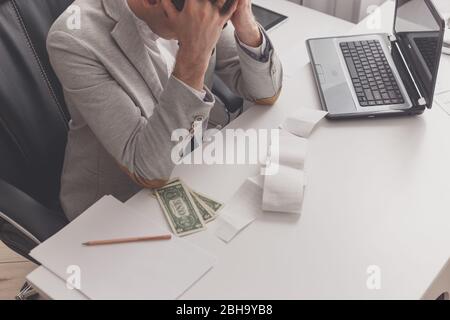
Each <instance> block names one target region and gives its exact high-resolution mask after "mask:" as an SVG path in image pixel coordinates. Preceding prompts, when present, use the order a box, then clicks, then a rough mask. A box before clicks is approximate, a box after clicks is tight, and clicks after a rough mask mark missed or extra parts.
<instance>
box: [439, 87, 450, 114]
mask: <svg viewBox="0 0 450 320" xmlns="http://www.w3.org/2000/svg"><path fill="white" fill-rule="evenodd" d="M436 102H437V104H438V105H439V106H440V107H441V108H442V109H443V110H444V111H445V112H446V113H447V114H448V115H450V91H449V92H446V93H442V94H440V95H438V96H436Z"/></svg>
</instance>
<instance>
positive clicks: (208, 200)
mask: <svg viewBox="0 0 450 320" xmlns="http://www.w3.org/2000/svg"><path fill="white" fill-rule="evenodd" d="M193 193H194V195H195V196H196V197H197V198H198V199H200V201H201V202H202V203H204V204H205V205H206V206H208V208H210V209H211V210H212V211H214V214H215V215H217V214H218V213H219V211H220V210H221V209H222V208H223V203H220V202H217V201H215V200H213V199H211V198H209V197H207V196H205V195H203V194H200V193H198V192H195V191H193Z"/></svg>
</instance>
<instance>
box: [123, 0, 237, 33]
mask: <svg viewBox="0 0 450 320" xmlns="http://www.w3.org/2000/svg"><path fill="white" fill-rule="evenodd" d="M127 1H128V4H129V6H130V8H131V10H133V12H134V13H135V15H136V16H137V17H138V18H139V19H141V20H143V21H145V22H146V23H147V24H148V25H149V27H150V28H151V29H152V31H153V32H155V33H156V34H157V35H158V36H160V37H161V38H164V39H168V40H170V39H176V34H175V32H174V31H173V29H174V28H173V26H172V25H171V22H170V20H169V18H168V14H167V12H166V10H165V7H164V5H163V4H162V1H163V0H127ZM185 1H186V0H171V2H172V3H173V6H174V7H175V8H177V9H178V10H182V9H183V7H184V3H185ZM190 1H192V0H190ZM209 1H210V2H212V3H214V4H215V5H216V6H217V7H218V9H219V10H221V11H223V12H222V13H223V14H225V13H226V11H228V10H229V9H230V7H231V6H232V5H233V3H234V0H209Z"/></svg>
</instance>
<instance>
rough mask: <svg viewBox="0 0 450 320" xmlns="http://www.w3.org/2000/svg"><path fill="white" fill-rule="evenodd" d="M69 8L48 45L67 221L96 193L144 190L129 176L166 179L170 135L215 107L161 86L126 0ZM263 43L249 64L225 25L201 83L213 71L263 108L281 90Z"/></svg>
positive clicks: (122, 196) (175, 86)
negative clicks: (60, 124) (260, 57)
mask: <svg viewBox="0 0 450 320" xmlns="http://www.w3.org/2000/svg"><path fill="white" fill-rule="evenodd" d="M74 4H75V5H77V6H78V7H79V8H81V28H80V29H79V30H77V29H73V28H68V23H67V21H68V19H70V18H71V16H72V14H73V12H72V11H66V12H65V13H63V14H62V15H61V17H59V18H58V19H57V21H56V22H55V23H54V25H53V26H52V28H51V30H50V32H49V35H48V39H47V48H48V52H49V55H50V61H51V63H52V66H53V68H54V69H55V71H56V74H57V75H58V78H59V79H60V81H61V83H62V86H63V90H64V95H65V99H66V102H67V106H68V108H69V111H70V114H71V116H72V121H71V122H70V130H69V136H68V144H67V148H66V156H65V163H64V169H63V173H62V180H61V202H62V205H63V209H64V211H65V213H66V215H67V217H68V218H69V219H71V220H72V219H74V218H75V217H77V216H78V215H79V214H81V213H82V212H83V211H84V210H86V209H87V208H88V207H89V206H91V205H92V204H93V203H95V202H96V201H97V200H99V199H100V198H101V197H102V196H104V195H113V196H115V197H116V198H118V199H119V200H121V201H126V200H128V199H129V198H130V197H131V196H133V195H134V194H135V193H136V192H138V191H139V190H140V189H141V188H142V184H138V183H136V177H138V178H139V179H141V180H140V181H142V180H145V181H157V180H159V181H160V180H167V179H168V178H169V177H170V175H171V172H172V171H173V168H174V164H173V162H172V160H171V151H172V148H173V147H174V145H175V142H172V141H171V134H172V132H173V131H174V130H175V129H179V128H190V127H191V125H192V123H193V121H194V120H195V118H197V117H198V116H203V117H204V118H205V119H206V118H208V116H209V112H210V110H211V108H212V107H213V105H214V96H213V95H212V94H211V92H210V91H209V89H207V88H206V91H207V98H206V99H205V100H201V99H200V98H199V97H198V95H195V94H194V93H193V92H192V91H191V90H189V88H188V87H186V86H185V85H183V84H182V83H180V82H179V81H178V80H177V79H175V78H174V77H170V78H169V80H168V81H167V82H166V83H161V82H162V81H161V80H160V79H158V76H157V73H156V71H155V67H154V64H153V61H151V59H150V57H149V55H148V54H147V51H146V48H145V45H144V43H143V41H142V39H141V38H140V37H139V36H138V31H137V27H136V24H135V21H134V17H133V15H132V13H131V12H130V11H129V10H128V8H127V7H126V3H125V0H76V1H75V2H74ZM267 39H268V38H267ZM269 42H270V41H269ZM269 45H270V52H269V57H268V59H267V61H257V60H255V59H254V58H252V57H251V56H250V55H249V54H248V53H247V52H244V49H242V48H241V47H240V46H237V45H236V40H235V37H234V34H233V31H232V30H231V28H229V27H227V28H225V30H224V31H223V35H222V36H221V38H220V41H219V43H218V45H217V48H216V50H215V53H214V55H213V56H212V57H211V61H210V65H209V69H208V72H207V75H206V81H205V85H206V86H207V87H208V88H211V85H212V76H213V73H214V72H216V73H217V74H218V75H219V76H220V77H221V78H222V79H223V80H224V81H225V82H226V83H227V85H228V86H229V87H230V88H232V89H233V90H234V91H235V92H236V93H237V94H239V95H241V96H242V97H244V98H246V99H247V100H250V101H255V102H259V103H261V104H264V103H269V104H270V102H271V100H273V97H276V96H277V95H278V94H279V92H280V90H281V83H282V67H281V63H280V61H279V59H278V58H277V56H276V54H275V52H274V50H273V48H272V45H271V44H270V43H269Z"/></svg>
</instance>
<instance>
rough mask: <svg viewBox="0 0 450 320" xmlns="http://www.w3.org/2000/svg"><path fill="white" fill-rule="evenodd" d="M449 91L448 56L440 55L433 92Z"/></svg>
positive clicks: (449, 64) (449, 71)
mask: <svg viewBox="0 0 450 320" xmlns="http://www.w3.org/2000/svg"><path fill="white" fill-rule="evenodd" d="M445 92H450V56H447V55H442V57H441V64H440V66H439V76H438V79H437V83H436V90H435V94H436V95H439V94H441V93H445Z"/></svg>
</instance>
